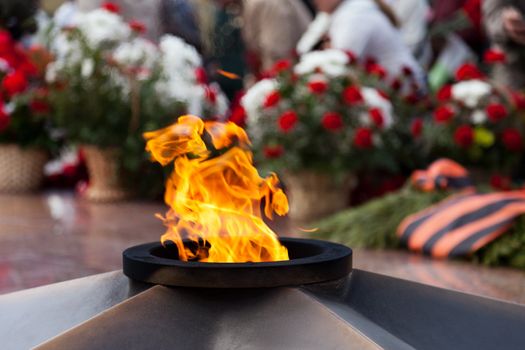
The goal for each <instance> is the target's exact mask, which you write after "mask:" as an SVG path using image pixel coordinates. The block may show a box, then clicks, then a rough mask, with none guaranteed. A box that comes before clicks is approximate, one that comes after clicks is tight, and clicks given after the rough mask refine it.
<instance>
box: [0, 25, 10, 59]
mask: <svg viewBox="0 0 525 350" xmlns="http://www.w3.org/2000/svg"><path fill="white" fill-rule="evenodd" d="M12 49H13V39H12V38H11V34H10V33H9V32H8V31H7V30H0V54H5V53H6V52H9V51H11V50H12Z"/></svg>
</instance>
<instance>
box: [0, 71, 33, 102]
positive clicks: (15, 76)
mask: <svg viewBox="0 0 525 350" xmlns="http://www.w3.org/2000/svg"><path fill="white" fill-rule="evenodd" d="M27 85H28V82H27V79H26V77H25V75H24V74H23V73H22V72H21V71H14V72H12V73H9V74H8V75H6V76H5V77H4V80H3V81H2V88H3V89H4V90H5V91H6V93H7V94H8V95H9V96H13V95H16V94H19V93H21V92H23V91H24V90H25V89H26V88H27Z"/></svg>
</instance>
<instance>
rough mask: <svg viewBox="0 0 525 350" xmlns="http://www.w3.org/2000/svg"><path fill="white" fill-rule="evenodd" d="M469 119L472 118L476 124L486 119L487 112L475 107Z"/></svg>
mask: <svg viewBox="0 0 525 350" xmlns="http://www.w3.org/2000/svg"><path fill="white" fill-rule="evenodd" d="M470 119H471V120H472V123H474V124H476V125H479V124H483V123H485V122H486V121H487V113H485V111H483V110H480V109H476V110H475V111H474V112H472V115H471V116H470Z"/></svg>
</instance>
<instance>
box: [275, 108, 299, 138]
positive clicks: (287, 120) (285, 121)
mask: <svg viewBox="0 0 525 350" xmlns="http://www.w3.org/2000/svg"><path fill="white" fill-rule="evenodd" d="M297 120H298V118H297V113H295V112H294V111H286V112H284V113H283V114H281V116H280V117H279V120H278V122H279V128H280V129H281V131H282V132H284V133H287V132H289V131H291V130H292V129H293V128H294V126H295V124H297Z"/></svg>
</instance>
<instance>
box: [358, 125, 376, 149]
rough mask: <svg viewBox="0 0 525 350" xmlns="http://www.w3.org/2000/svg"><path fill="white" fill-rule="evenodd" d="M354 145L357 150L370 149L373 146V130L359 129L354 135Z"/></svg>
mask: <svg viewBox="0 0 525 350" xmlns="http://www.w3.org/2000/svg"><path fill="white" fill-rule="evenodd" d="M354 145H355V146H356V147H357V148H370V147H372V146H373V142H372V130H370V129H368V128H358V129H356V131H355V135H354Z"/></svg>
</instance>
